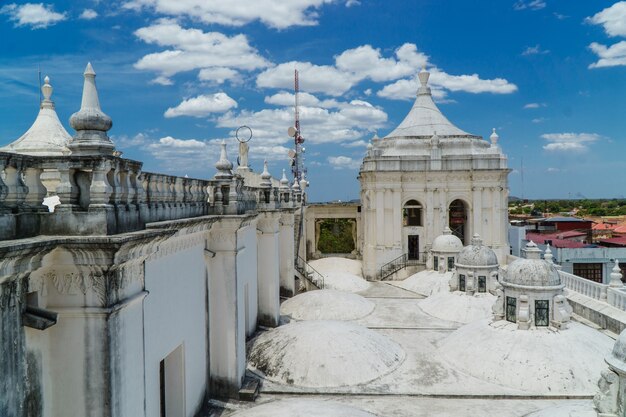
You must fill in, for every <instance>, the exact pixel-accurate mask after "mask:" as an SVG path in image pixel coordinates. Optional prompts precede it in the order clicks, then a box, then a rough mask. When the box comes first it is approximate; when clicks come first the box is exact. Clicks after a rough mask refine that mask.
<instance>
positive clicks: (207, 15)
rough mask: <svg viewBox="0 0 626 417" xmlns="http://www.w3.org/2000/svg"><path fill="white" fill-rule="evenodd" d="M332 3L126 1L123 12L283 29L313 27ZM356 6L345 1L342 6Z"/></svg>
mask: <svg viewBox="0 0 626 417" xmlns="http://www.w3.org/2000/svg"><path fill="white" fill-rule="evenodd" d="M333 2H336V0H290V1H285V0H255V1H254V2H253V1H250V0H229V1H207V0H130V1H127V2H126V3H125V4H124V7H125V8H126V9H132V10H140V9H141V8H144V7H147V8H151V9H153V10H155V11H156V12H157V13H160V14H163V15H169V16H188V17H191V18H192V19H194V20H199V21H201V22H204V23H217V24H220V25H227V26H242V25H244V24H247V23H250V22H254V21H257V20H258V21H261V22H262V23H264V24H265V25H267V26H269V27H272V28H276V29H285V28H288V27H291V26H313V25H316V24H317V19H318V17H319V13H318V10H319V9H321V7H322V6H323V5H325V4H329V3H333ZM355 4H357V2H355V1H354V0H347V2H346V5H347V6H352V5H355Z"/></svg>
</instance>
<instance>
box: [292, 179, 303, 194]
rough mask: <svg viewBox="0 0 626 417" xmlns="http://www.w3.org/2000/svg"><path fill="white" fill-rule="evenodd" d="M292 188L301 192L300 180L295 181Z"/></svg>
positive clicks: (296, 191)
mask: <svg viewBox="0 0 626 417" xmlns="http://www.w3.org/2000/svg"><path fill="white" fill-rule="evenodd" d="M291 189H292V190H293V191H294V192H295V193H299V192H300V191H301V190H300V184H299V183H298V181H294V182H293V185H292V186H291Z"/></svg>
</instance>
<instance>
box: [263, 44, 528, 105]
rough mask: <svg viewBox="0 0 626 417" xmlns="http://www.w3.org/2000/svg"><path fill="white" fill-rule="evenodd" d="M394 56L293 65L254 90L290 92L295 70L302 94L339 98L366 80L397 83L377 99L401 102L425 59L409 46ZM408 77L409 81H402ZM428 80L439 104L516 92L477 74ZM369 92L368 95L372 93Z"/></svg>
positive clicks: (357, 53)
mask: <svg viewBox="0 0 626 417" xmlns="http://www.w3.org/2000/svg"><path fill="white" fill-rule="evenodd" d="M394 55H395V57H383V56H382V54H381V52H380V50H379V49H375V48H373V47H372V46H371V45H362V46H359V47H357V48H353V49H348V50H346V51H344V52H342V53H341V54H339V55H337V56H336V57H335V65H315V64H312V63H310V62H295V61H292V62H287V63H283V64H280V65H277V66H275V67H272V68H269V69H267V70H265V71H264V72H262V73H261V74H259V75H258V77H257V86H258V87H264V88H292V86H293V83H294V69H295V68H297V69H298V71H299V75H300V77H299V78H300V87H301V89H302V90H303V91H307V92H317V93H324V94H328V95H331V96H339V95H342V94H344V93H346V92H347V91H349V90H350V89H351V88H352V87H353V86H354V85H356V84H357V83H359V82H361V81H363V80H365V79H370V80H372V81H374V82H384V81H392V80H397V81H395V82H394V83H391V84H389V85H387V86H385V87H383V89H382V90H381V91H379V92H378V93H377V94H378V96H380V97H387V98H392V99H400V100H406V99H410V98H413V97H415V91H416V90H417V87H418V82H417V77H416V76H417V73H418V71H419V69H420V68H423V67H426V66H427V65H428V56H427V55H425V54H424V53H422V52H419V51H418V50H417V46H416V45H415V44H411V43H405V44H404V45H402V46H400V47H399V48H398V49H396V50H395V51H394ZM409 76H410V77H411V78H404V77H409ZM430 79H431V82H430V84H431V87H432V92H433V97H434V98H435V99H436V100H437V101H439V102H446V101H448V100H447V99H446V96H447V92H446V90H448V91H465V92H470V93H494V94H509V93H512V92H515V91H517V86H516V85H515V84H512V83H510V82H508V81H507V80H506V79H503V78H495V79H481V78H480V77H479V76H478V74H472V75H450V74H448V73H446V72H444V71H442V70H440V69H438V68H437V67H432V68H431V78H430ZM366 91H367V90H366ZM369 92H370V94H371V90H370V91H369ZM366 95H367V93H366Z"/></svg>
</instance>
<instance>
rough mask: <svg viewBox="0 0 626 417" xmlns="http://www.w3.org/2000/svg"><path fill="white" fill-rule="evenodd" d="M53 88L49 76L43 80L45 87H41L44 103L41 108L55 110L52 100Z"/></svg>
mask: <svg viewBox="0 0 626 417" xmlns="http://www.w3.org/2000/svg"><path fill="white" fill-rule="evenodd" d="M52 91H53V90H52V86H51V85H50V77H48V76H47V75H46V76H45V77H44V79H43V85H42V86H41V94H42V95H43V101H42V102H41V108H42V109H43V108H48V109H54V103H53V102H52V100H50V97H52Z"/></svg>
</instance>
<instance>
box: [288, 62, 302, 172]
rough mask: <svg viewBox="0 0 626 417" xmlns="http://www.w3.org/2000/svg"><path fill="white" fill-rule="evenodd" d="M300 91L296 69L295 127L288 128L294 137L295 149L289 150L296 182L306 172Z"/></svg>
mask: <svg viewBox="0 0 626 417" xmlns="http://www.w3.org/2000/svg"><path fill="white" fill-rule="evenodd" d="M299 92H300V83H299V80H298V70H297V69H296V70H294V96H295V105H294V118H295V120H294V127H290V128H289V130H288V134H289V136H291V137H293V141H294V150H293V151H290V152H289V156H290V157H291V158H292V162H291V172H292V174H293V180H294V182H300V180H302V179H303V174H306V168H305V167H304V155H303V154H304V151H305V149H304V146H302V144H303V143H304V138H303V137H302V132H301V130H300V103H299V101H298V99H299V98H298V93H299Z"/></svg>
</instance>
